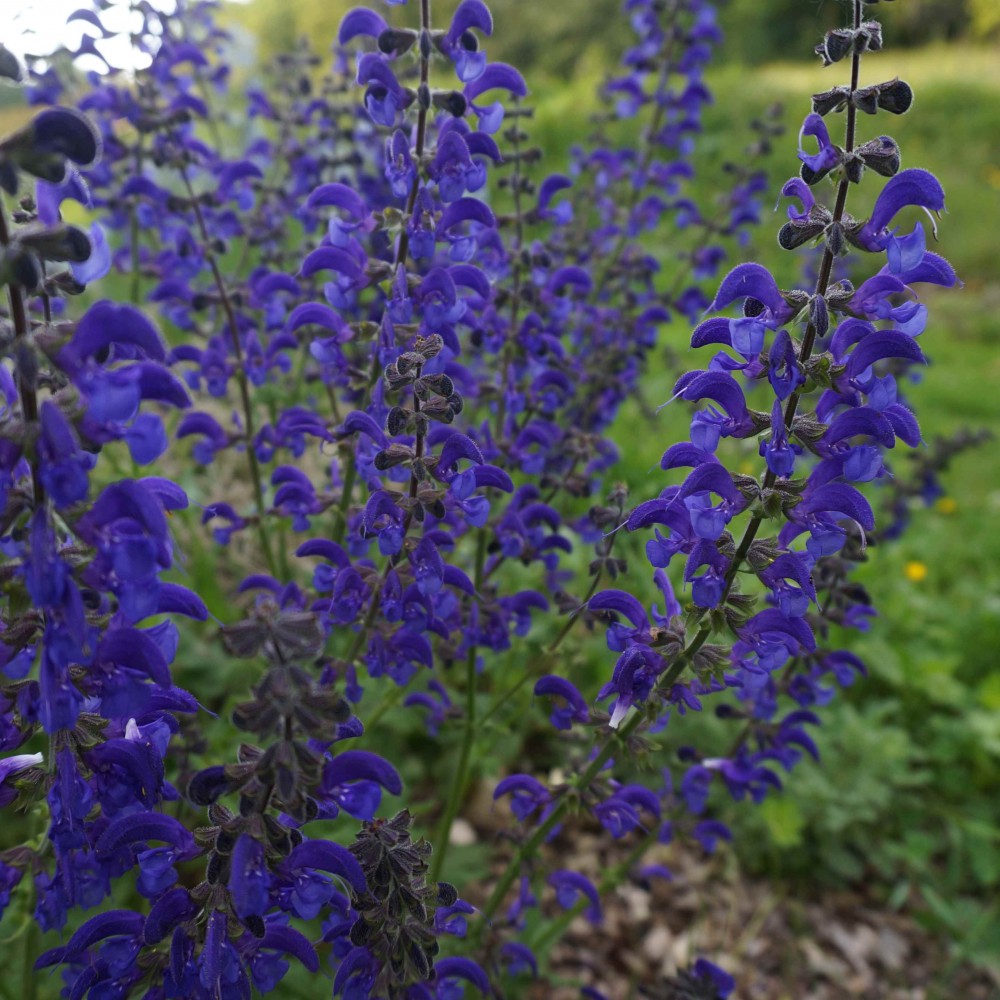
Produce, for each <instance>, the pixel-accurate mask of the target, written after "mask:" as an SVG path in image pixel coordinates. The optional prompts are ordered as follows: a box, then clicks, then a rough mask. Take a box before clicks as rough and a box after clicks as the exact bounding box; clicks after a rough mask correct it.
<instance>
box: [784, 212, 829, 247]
mask: <svg viewBox="0 0 1000 1000" xmlns="http://www.w3.org/2000/svg"><path fill="white" fill-rule="evenodd" d="M825 228H826V227H825V226H824V224H823V223H822V222H811V221H809V220H804V221H800V220H798V219H793V220H792V221H790V222H786V223H785V224H784V225H783V226H782V227H781V229H780V231H779V232H778V245H779V246H780V247H781V249H782V250H795V249H797V248H798V247H800V246H803V245H804V244H806V243H808V242H809V241H810V240H813V239H816V237H817V236H820V235H821V234H822V232H823V230H824V229H825Z"/></svg>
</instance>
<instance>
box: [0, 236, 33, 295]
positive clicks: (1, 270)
mask: <svg viewBox="0 0 1000 1000" xmlns="http://www.w3.org/2000/svg"><path fill="white" fill-rule="evenodd" d="M41 283H42V265H41V264H40V263H39V261H38V258H37V257H36V256H35V255H34V254H33V253H31V252H29V251H28V249H27V248H26V247H23V246H21V245H20V244H19V243H14V244H12V245H11V246H7V247H2V248H0V285H20V286H21V287H22V288H27V289H28V290H29V291H31V290H32V289H35V288H37V287H38V286H39V285H40V284H41Z"/></svg>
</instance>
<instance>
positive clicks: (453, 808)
mask: <svg viewBox="0 0 1000 1000" xmlns="http://www.w3.org/2000/svg"><path fill="white" fill-rule="evenodd" d="M486 541H487V536H486V529H485V528H480V529H479V540H478V543H477V547H476V574H475V588H476V590H477V591H478V590H479V588H480V587H481V586H482V583H483V566H484V565H485V563H486ZM477 652H478V650H477V647H476V645H475V643H473V644H471V645H470V646H469V651H468V654H467V655H466V658H465V726H464V728H463V732H462V748H461V750H460V751H459V756H458V766H457V767H456V769H455V773H454V776H453V778H452V782H451V788H450V789H449V791H448V800H447V803H446V805H445V809H444V812H443V813H442V815H441V821H440V823H439V824H438V828H437V833H436V834H435V837H434V855H433V858H432V860H431V872H430V879H431V881H432V882H436V881H438V879H439V878H440V875H441V869H442V868H443V867H444V861H445V858H446V857H447V856H448V847H449V844H450V842H451V828H452V824H453V823H454V822H455V817H456V816H457V815H458V809H459V806H460V805H461V804H462V795H463V793H464V792H465V786H466V784H467V783H468V778H469V763H470V761H471V759H472V744H473V743H474V742H475V738H476V688H477V686H478V685H477V683H476V682H477V679H478V678H477V674H476V654H477Z"/></svg>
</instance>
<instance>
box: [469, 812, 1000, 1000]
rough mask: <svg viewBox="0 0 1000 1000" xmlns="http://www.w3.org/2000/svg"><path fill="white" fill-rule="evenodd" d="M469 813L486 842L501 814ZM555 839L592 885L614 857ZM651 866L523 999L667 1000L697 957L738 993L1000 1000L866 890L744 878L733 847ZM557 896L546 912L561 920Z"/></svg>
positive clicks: (749, 999) (588, 836)
mask: <svg viewBox="0 0 1000 1000" xmlns="http://www.w3.org/2000/svg"><path fill="white" fill-rule="evenodd" d="M471 811H472V812H473V813H474V814H475V813H478V815H474V816H473V817H470V818H472V819H473V823H474V824H475V826H474V827H473V826H470V825H469V824H463V825H464V827H465V831H466V836H467V837H468V838H469V839H475V840H480V841H483V840H487V841H488V840H489V839H491V837H492V836H493V835H495V831H496V824H497V820H498V819H499V817H498V816H497V815H496V813H493V812H492V810H490V811H489V812H488V811H487V810H485V809H483V810H476V809H475V808H473V810H471ZM490 813H492V815H491V814H490ZM467 815H468V813H467ZM491 827H493V829H490V828H491ZM551 847H552V849H554V850H555V851H556V853H557V855H558V867H561V868H571V869H574V870H577V871H582V872H584V873H585V874H587V875H589V876H590V877H591V878H592V879H593V880H594V881H595V882H597V881H599V879H600V876H601V873H602V871H603V868H604V865H605V864H609V863H611V859H610V858H608V857H607V855H606V853H605V852H606V850H607V838H606V835H604V836H602V835H601V834H598V833H589V832H585V831H574V832H573V833H572V835H569V834H563V835H562V836H561V837H560V838H559V840H558V841H557V842H556V843H555V844H553V845H551ZM653 862H659V863H662V864H665V865H666V866H667V867H668V868H669V869H670V871H671V873H672V875H673V879H672V880H671V881H669V882H668V881H666V880H664V879H659V878H658V879H655V880H654V881H653V882H652V883H651V884H650V885H649V886H647V887H643V886H640V885H638V884H626V885H624V886H621V887H620V888H619V889H617V890H616V891H615V892H613V893H612V894H611V895H610V896H608V897H605V900H604V917H603V921H602V924H601V925H600V926H597V927H595V926H592V925H591V924H589V923H588V922H587V921H586V920H585V919H583V918H582V917H579V918H577V919H576V920H574V922H573V923H572V924H571V925H570V927H569V930H568V931H567V933H566V934H565V935H564V936H563V938H562V940H561V941H560V942H559V943H558V944H557V945H556V946H555V947H554V948H553V951H552V955H551V963H550V966H549V983H548V984H546V985H545V986H542V984H541V983H539V984H537V986H536V987H534V988H531V989H529V990H528V991H527V992H526V993H525V1000H578V998H579V997H580V988H581V986H591V987H593V988H596V989H598V990H600V991H601V992H602V993H604V995H605V996H606V997H608V1000H634V998H639V997H645V996H647V995H648V996H651V997H654V998H656V1000H671V994H670V993H669V992H668V991H666V990H665V986H664V984H665V983H666V982H667V981H668V980H669V979H670V978H671V977H672V976H674V975H675V974H676V973H677V971H678V970H679V969H684V968H686V967H689V966H690V964H691V963H693V962H694V960H695V959H697V958H699V957H704V958H707V959H709V960H711V961H714V962H716V963H717V964H719V965H721V966H722V967H723V968H725V969H726V970H727V971H728V972H730V973H731V974H732V975H734V976H735V977H736V980H737V988H736V992H735V993H734V995H733V997H732V998H731V1000H1000V974H998V972H996V971H994V972H992V973H991V972H990V971H987V970H984V969H977V968H973V967H971V966H969V965H968V964H965V963H961V962H958V961H956V960H955V959H954V958H953V957H952V956H951V955H950V954H949V948H948V942H947V941H942V940H941V939H940V938H938V937H935V936H934V935H932V934H930V933H929V932H928V931H927V930H925V929H924V928H923V927H921V926H920V924H918V923H917V922H916V921H915V920H914V919H913V918H912V917H911V916H908V915H907V914H906V913H900V912H896V911H893V910H890V909H887V908H886V907H885V906H883V905H881V904H879V903H878V902H877V900H875V899H874V898H866V896H865V895H864V894H863V893H862V892H860V891H837V892H824V891H819V890H815V891H814V890H811V889H810V888H809V887H805V888H804V889H802V888H792V887H789V886H781V885H775V884H773V883H771V882H766V881H761V880H758V879H753V878H749V877H747V876H745V875H744V874H742V873H741V872H740V871H739V868H738V865H737V864H736V861H735V858H734V856H733V855H732V854H731V853H730V852H726V851H720V852H719V853H718V854H716V855H713V856H706V855H700V854H696V853H695V852H694V851H693V850H691V849H690V848H685V847H684V846H682V845H680V844H678V843H674V844H671V845H670V846H668V847H664V848H660V847H657V848H656V849H655V850H654V851H653V852H651V853H650V854H648V855H647V856H646V857H645V858H644V860H643V863H644V864H650V863H653ZM550 897H551V892H547V893H546V894H545V896H544V898H543V900H542V906H543V912H545V913H546V914H547V915H551V916H553V917H556V916H558V915H559V914H560V913H561V912H562V911H561V910H559V909H558V907H557V905H556V904H555V902H554V900H552V899H551V898H550ZM470 901H472V902H474V903H475V902H480V901H481V900H479V899H477V898H476V896H475V895H472V894H470ZM997 969H998V970H1000V956H998V957H997ZM560 984H565V985H560ZM647 990H648V991H649V992H648V993H647V992H646V991H647ZM512 1000H513V998H512Z"/></svg>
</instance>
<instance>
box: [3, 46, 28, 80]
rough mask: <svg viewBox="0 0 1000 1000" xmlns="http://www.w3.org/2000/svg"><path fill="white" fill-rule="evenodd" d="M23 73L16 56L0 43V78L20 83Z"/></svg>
mask: <svg viewBox="0 0 1000 1000" xmlns="http://www.w3.org/2000/svg"><path fill="white" fill-rule="evenodd" d="M23 75H24V74H23V72H22V70H21V63H20V62H19V61H18V58H17V56H15V55H14V53H13V52H11V51H10V49H8V48H7V47H6V46H5V45H3V44H0V78H2V79H5V80H13V81H14V83H20V82H21V80H22V78H23Z"/></svg>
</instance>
